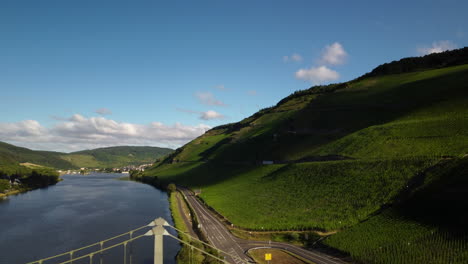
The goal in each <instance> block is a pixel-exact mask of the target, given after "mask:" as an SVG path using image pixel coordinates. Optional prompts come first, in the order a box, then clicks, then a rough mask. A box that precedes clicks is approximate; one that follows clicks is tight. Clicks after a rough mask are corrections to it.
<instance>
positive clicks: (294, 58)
mask: <svg viewBox="0 0 468 264" xmlns="http://www.w3.org/2000/svg"><path fill="white" fill-rule="evenodd" d="M302 60H303V58H302V56H301V55H299V54H297V53H294V54H293V55H291V56H283V61H284V62H289V61H294V62H301V61H302Z"/></svg>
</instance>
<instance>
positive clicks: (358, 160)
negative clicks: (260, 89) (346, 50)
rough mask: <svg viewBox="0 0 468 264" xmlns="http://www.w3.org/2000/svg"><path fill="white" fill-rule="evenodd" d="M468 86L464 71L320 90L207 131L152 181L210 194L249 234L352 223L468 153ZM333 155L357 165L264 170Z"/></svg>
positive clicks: (326, 164)
mask: <svg viewBox="0 0 468 264" xmlns="http://www.w3.org/2000/svg"><path fill="white" fill-rule="evenodd" d="M467 84H468V65H461V66H454V67H449V68H442V69H435V70H427V71H421V72H410V73H405V74H398V75H387V76H376V77H369V78H363V79H359V80H357V81H353V82H350V83H346V84H342V85H332V86H328V87H319V88H312V89H310V90H309V91H305V92H301V93H299V94H298V95H297V96H291V97H290V98H288V99H287V100H283V101H282V102H280V103H279V104H278V105H277V106H276V107H274V108H270V109H265V110H263V111H260V112H259V113H257V114H255V115H253V116H252V117H249V118H247V119H245V120H243V121H241V122H239V123H236V124H230V125H226V126H221V127H218V128H215V129H213V130H211V131H209V132H207V133H206V134H205V135H203V136H201V137H199V138H198V139H196V140H194V141H192V142H190V143H189V144H187V145H186V146H184V147H183V148H182V149H179V150H178V151H176V152H175V154H174V155H172V156H171V157H169V158H168V159H166V161H165V162H163V163H161V164H159V165H158V166H157V167H155V168H153V169H152V170H151V171H149V172H148V175H156V176H158V178H159V179H162V180H165V181H175V182H178V183H181V184H185V185H188V186H191V187H196V188H198V187H202V189H203V192H202V194H201V196H202V198H203V199H205V200H206V201H207V202H208V204H210V205H211V206H213V207H214V208H215V209H216V210H218V211H219V212H221V213H222V214H223V215H225V216H226V217H227V218H228V219H229V220H230V221H232V222H233V223H235V224H237V225H240V226H243V227H246V228H252V229H261V228H262V227H263V228H264V229H296V228H322V229H335V228H342V227H346V226H350V225H353V224H356V223H358V222H359V221H361V220H363V219H366V218H367V217H368V216H369V215H370V214H372V213H374V212H376V211H377V210H379V208H381V207H382V206H385V205H386V204H391V203H393V202H394V197H395V195H396V194H398V193H399V191H400V190H401V189H403V188H404V187H405V186H406V185H407V183H408V181H409V180H410V179H411V178H412V177H414V176H415V175H417V174H418V173H421V172H423V171H424V170H425V169H427V168H429V167H430V166H433V165H434V164H436V163H437V162H438V161H439V160H440V159H441V158H442V157H443V156H451V157H456V156H460V155H463V154H464V153H465V152H466V149H467V147H468V140H467V139H468V138H467V137H468V120H467V117H468V108H467V107H466V106H467V105H468V96H467V95H468V89H467ZM314 89H316V90H314ZM328 155H341V156H345V157H348V158H352V159H350V160H344V161H333V162H331V161H330V162H319V163H317V162H316V163H303V164H295V165H286V164H278V165H271V166H256V165H255V164H256V163H258V162H259V161H261V160H276V161H294V160H296V161H298V160H299V161H301V160H302V161H307V160H313V159H318V158H321V157H324V156H328Z"/></svg>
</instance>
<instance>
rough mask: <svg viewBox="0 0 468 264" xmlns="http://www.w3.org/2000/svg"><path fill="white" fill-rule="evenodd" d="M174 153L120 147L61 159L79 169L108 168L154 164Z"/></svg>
mask: <svg viewBox="0 0 468 264" xmlns="http://www.w3.org/2000/svg"><path fill="white" fill-rule="evenodd" d="M172 151H173V150H172V149H169V148H159V147H136V146H119V147H108V148H98V149H92V150H83V151H78V152H73V153H70V154H66V155H62V156H61V157H62V158H63V159H64V160H66V161H68V162H70V163H71V164H73V165H75V166H79V167H92V168H108V167H122V166H126V165H140V164H147V163H154V162H155V161H156V159H157V158H159V157H162V156H164V155H167V154H169V153H171V152H172Z"/></svg>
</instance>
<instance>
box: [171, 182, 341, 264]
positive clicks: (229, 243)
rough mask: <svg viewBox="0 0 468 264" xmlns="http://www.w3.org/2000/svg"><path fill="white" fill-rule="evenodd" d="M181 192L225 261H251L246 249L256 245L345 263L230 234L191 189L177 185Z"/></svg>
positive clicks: (319, 262) (327, 262) (321, 263)
mask: <svg viewBox="0 0 468 264" xmlns="http://www.w3.org/2000/svg"><path fill="white" fill-rule="evenodd" d="M178 188H179V190H180V191H181V192H182V193H183V195H184V197H185V199H186V200H187V202H188V203H189V205H190V206H191V207H192V208H193V211H194V213H195V215H196V217H197V219H198V221H199V223H200V224H201V226H200V228H201V230H202V231H203V233H204V234H205V235H206V236H207V238H208V240H209V242H210V243H211V244H212V245H213V246H215V247H216V248H219V249H221V250H223V251H225V252H227V253H229V254H230V255H231V256H229V255H224V257H225V259H226V261H228V262H230V263H236V264H240V263H247V262H253V260H252V259H251V258H250V257H248V256H247V255H246V254H247V251H248V250H249V249H252V248H256V247H270V248H279V249H283V250H285V251H289V252H291V253H293V254H295V255H297V256H300V257H302V258H304V259H307V260H310V261H312V262H314V263H317V264H345V263H347V262H344V261H343V260H341V259H338V258H335V257H332V256H329V255H326V254H324V253H321V252H318V251H311V250H306V249H304V248H302V247H298V246H295V245H291V244H288V243H280V242H266V241H252V240H245V239H240V238H237V237H235V236H234V235H232V234H231V233H230V232H229V230H228V229H227V228H226V227H225V226H224V224H222V223H221V222H220V221H219V219H218V218H216V217H215V216H214V215H213V213H212V212H210V210H208V209H207V208H206V207H205V206H204V205H203V204H202V203H201V202H200V201H199V200H198V199H197V198H196V197H195V196H194V194H193V192H192V191H190V190H188V189H186V188H182V187H178Z"/></svg>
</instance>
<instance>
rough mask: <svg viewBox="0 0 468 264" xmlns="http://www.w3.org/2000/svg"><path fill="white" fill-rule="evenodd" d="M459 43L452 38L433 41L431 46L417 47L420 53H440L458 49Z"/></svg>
mask: <svg viewBox="0 0 468 264" xmlns="http://www.w3.org/2000/svg"><path fill="white" fill-rule="evenodd" d="M456 48H457V45H456V44H455V43H453V42H451V41H450V40H441V41H436V42H433V43H432V46H431V47H420V48H417V52H418V53H419V55H427V54H431V53H440V52H444V51H447V50H453V49H456Z"/></svg>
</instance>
